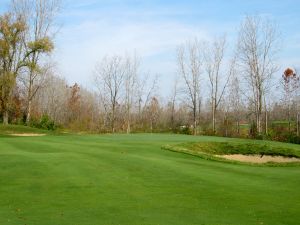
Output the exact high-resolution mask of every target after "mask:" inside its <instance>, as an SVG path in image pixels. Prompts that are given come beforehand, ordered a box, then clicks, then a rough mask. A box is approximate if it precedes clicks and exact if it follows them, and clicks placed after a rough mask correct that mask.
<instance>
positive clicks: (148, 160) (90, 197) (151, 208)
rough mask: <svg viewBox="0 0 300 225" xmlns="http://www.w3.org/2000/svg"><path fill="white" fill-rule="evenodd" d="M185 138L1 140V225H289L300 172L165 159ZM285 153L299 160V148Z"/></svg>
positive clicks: (297, 201) (296, 213)
mask: <svg viewBox="0 0 300 225" xmlns="http://www.w3.org/2000/svg"><path fill="white" fill-rule="evenodd" d="M201 141H204V142H211V141H217V142H224V141H225V142H226V141H236V142H243V140H235V139H224V138H215V137H193V136H184V135H163V134H157V135H154V134H153V135H151V134H135V135H101V136H96V135H86V136H79V135H65V136H54V135H48V136H41V137H12V136H1V137H0V200H1V201H0V224H1V225H2V224H3V225H6V224H15V225H20V224H22V225H23V224H27V225H41V224H43V225H54V224H55V225H56V224H57V225H67V224H68V225H76V224H78V225H97V224H105V225H110V224H112V225H117V224H122V225H123V224H125V225H127V224H128V225H159V224H161V225H167V224H170V225H176V224H183V225H187V224H188V225H192V224H195V225H196V224H197V225H199V224H208V225H220V224H230V225H232V224H237V225H240V224H243V225H247V224H251V225H252V224H272V225H276V224H297V223H299V221H300V189H299V187H300V167H299V166H291V167H267V166H266V167H265V166H249V165H238V164H230V163H225V162H216V161H210V160H205V159H201V158H199V157H194V156H191V155H187V154H182V153H177V152H171V151H165V150H162V149H161V146H162V145H166V144H176V143H183V142H201ZM272 144H273V145H277V146H289V147H291V148H294V149H295V150H297V151H300V150H299V146H297V145H288V144H283V143H275V142H274V143H272Z"/></svg>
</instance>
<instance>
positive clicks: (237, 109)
mask: <svg viewBox="0 0 300 225" xmlns="http://www.w3.org/2000/svg"><path fill="white" fill-rule="evenodd" d="M231 71H232V72H231V74H232V75H231V77H230V83H229V88H230V90H229V101H230V103H229V104H230V105H231V110H232V113H233V117H234V120H235V126H236V133H237V134H238V135H240V121H241V118H242V115H241V112H242V108H243V100H242V96H243V95H242V88H241V81H240V77H239V76H238V74H237V71H236V68H235V67H234V66H233V67H232V69H231Z"/></svg>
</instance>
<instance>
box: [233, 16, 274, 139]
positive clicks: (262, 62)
mask: <svg viewBox="0 0 300 225" xmlns="http://www.w3.org/2000/svg"><path fill="white" fill-rule="evenodd" d="M277 41H278V34H277V32H276V29H275V26H274V24H272V23H271V22H269V21H267V20H263V19H262V18H261V17H258V16H257V17H250V16H248V17H246V19H245V21H244V22H243V23H242V24H241V28H240V33H239V41H238V50H239V62H240V65H241V68H242V72H243V74H244V80H245V81H246V82H247V85H248V86H249V89H250V90H249V92H250V96H249V100H250V102H251V103H252V104H253V105H254V114H255V118H256V127H257V131H258V133H259V134H261V133H262V110H263V101H264V96H265V94H266V92H267V91H268V90H269V88H270V86H271V85H270V83H271V80H272V77H273V74H274V73H275V72H276V71H277V70H278V68H277V66H276V65H275V64H274V61H275V60H274V57H275V55H276V52H277V50H278V42H277Z"/></svg>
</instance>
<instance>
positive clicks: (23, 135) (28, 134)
mask: <svg viewBox="0 0 300 225" xmlns="http://www.w3.org/2000/svg"><path fill="white" fill-rule="evenodd" d="M10 135H11V136H16V137H41V136H45V135H46V134H34V133H24V134H10Z"/></svg>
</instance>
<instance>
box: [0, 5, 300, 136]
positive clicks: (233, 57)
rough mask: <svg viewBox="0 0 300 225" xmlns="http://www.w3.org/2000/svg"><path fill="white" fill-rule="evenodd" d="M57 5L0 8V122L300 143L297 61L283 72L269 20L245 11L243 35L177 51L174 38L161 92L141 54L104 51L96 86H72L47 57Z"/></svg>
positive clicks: (194, 41) (197, 43) (195, 42)
mask: <svg viewBox="0 0 300 225" xmlns="http://www.w3.org/2000/svg"><path fill="white" fill-rule="evenodd" d="M60 5H61V3H60V2H59V1H58V0H12V1H11V7H10V9H9V11H8V12H6V13H4V14H3V15H1V16H0V91H1V92H0V110H1V111H0V115H1V118H2V122H3V124H8V123H13V124H26V125H28V126H36V127H42V128H46V129H55V127H61V128H66V129H71V130H77V131H89V132H112V133H114V132H127V133H131V132H175V133H186V134H194V135H197V134H209V135H222V136H236V137H253V138H270V139H274V140H282V141H291V142H297V141H299V132H300V131H299V125H300V122H299V120H300V113H299V103H300V96H299V94H300V81H299V75H298V74H297V70H296V68H286V70H285V71H279V66H278V62H277V61H276V59H277V57H278V53H279V51H280V48H279V47H280V45H281V43H280V35H279V31H278V30H277V28H276V24H274V23H273V22H272V21H269V20H267V19H266V18H264V17H260V16H247V17H245V18H244V20H243V21H241V25H240V28H239V32H238V34H237V36H238V39H237V41H236V42H237V43H229V41H228V39H227V37H226V35H221V36H219V37H216V38H215V39H214V40H209V41H208V40H201V39H197V38H194V39H191V40H187V41H186V42H184V43H182V44H181V45H179V46H177V48H176V51H175V46H174V55H175V54H176V61H174V64H175V63H176V65H177V70H176V71H174V79H173V81H171V82H170V83H169V85H170V86H172V91H171V92H170V93H169V95H168V96H161V95H160V94H159V89H160V88H162V87H160V85H159V77H160V76H159V75H157V76H153V75H150V74H148V73H146V72H144V71H142V66H141V64H142V59H141V58H140V57H139V56H138V55H137V54H136V53H133V54H123V55H107V56H105V57H103V58H102V59H100V60H99V61H98V63H97V64H96V65H95V68H94V73H93V84H94V85H93V86H94V88H89V89H87V88H83V87H81V86H80V85H79V84H77V83H75V84H72V85H70V84H68V82H67V81H66V80H65V79H64V78H62V77H60V76H59V75H57V72H56V68H55V65H54V64H53V62H51V57H50V56H51V53H52V52H53V49H54V48H55V44H54V40H55V36H56V35H57V33H58V32H57V31H58V29H57V26H56V24H55V22H56V18H57V16H58V13H59V12H60ZM58 35H59V33H58ZM231 42H232V41H231ZM280 72H281V73H280ZM278 74H282V75H281V76H278ZM276 76H277V77H276Z"/></svg>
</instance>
